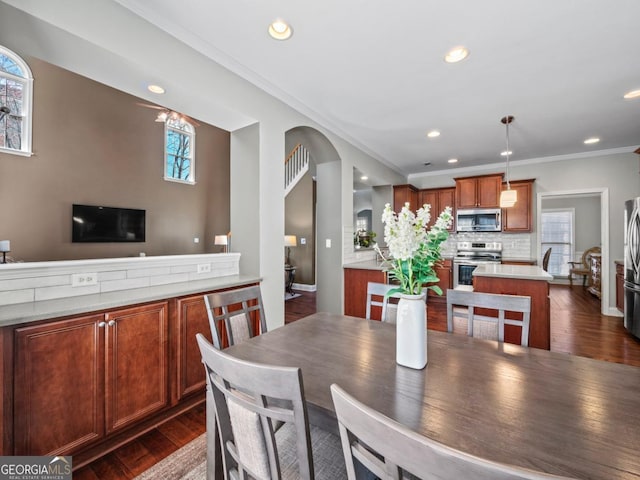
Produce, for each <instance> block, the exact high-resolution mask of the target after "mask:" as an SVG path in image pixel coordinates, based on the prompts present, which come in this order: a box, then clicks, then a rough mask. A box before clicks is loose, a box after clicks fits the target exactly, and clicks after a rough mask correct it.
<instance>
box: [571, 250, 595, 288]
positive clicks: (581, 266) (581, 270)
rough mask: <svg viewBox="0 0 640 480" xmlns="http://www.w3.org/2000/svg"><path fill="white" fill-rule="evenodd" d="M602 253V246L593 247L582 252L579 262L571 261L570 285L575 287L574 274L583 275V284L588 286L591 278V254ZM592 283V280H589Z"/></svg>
mask: <svg viewBox="0 0 640 480" xmlns="http://www.w3.org/2000/svg"><path fill="white" fill-rule="evenodd" d="M594 253H600V247H591V248H588V249H587V250H585V251H584V252H583V253H582V257H581V258H580V261H579V262H569V264H570V265H571V268H570V269H569V286H570V287H573V276H574V275H582V286H583V287H584V286H586V283H587V278H589V279H590V278H591V255H593V254H594ZM589 283H591V281H589Z"/></svg>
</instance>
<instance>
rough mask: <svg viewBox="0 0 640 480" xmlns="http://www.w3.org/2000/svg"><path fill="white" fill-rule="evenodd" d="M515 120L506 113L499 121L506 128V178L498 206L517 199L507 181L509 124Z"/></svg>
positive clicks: (509, 203)
mask: <svg viewBox="0 0 640 480" xmlns="http://www.w3.org/2000/svg"><path fill="white" fill-rule="evenodd" d="M514 120H515V117H514V116H513V115H507V116H506V117H502V118H501V119H500V122H502V123H504V124H505V126H506V128H507V151H506V155H507V165H506V169H505V170H506V171H505V176H506V178H507V189H506V190H503V191H502V192H500V208H509V207H513V206H514V205H515V204H516V202H517V201H518V192H517V191H515V190H511V184H510V183H509V180H510V178H509V156H510V155H511V150H510V149H509V124H510V123H511V122H513V121H514Z"/></svg>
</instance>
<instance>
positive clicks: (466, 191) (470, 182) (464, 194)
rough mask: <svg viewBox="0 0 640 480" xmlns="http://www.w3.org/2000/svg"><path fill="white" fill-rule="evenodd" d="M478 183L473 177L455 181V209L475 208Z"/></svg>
mask: <svg viewBox="0 0 640 480" xmlns="http://www.w3.org/2000/svg"><path fill="white" fill-rule="evenodd" d="M477 186H478V182H477V181H476V178H475V177H470V178H459V179H456V208H475V207H477V206H478V205H477V200H476V198H477V195H476V190H477Z"/></svg>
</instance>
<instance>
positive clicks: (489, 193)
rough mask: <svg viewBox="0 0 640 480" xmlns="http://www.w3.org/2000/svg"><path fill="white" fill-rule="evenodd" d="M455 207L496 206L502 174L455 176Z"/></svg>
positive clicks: (498, 199)
mask: <svg viewBox="0 0 640 480" xmlns="http://www.w3.org/2000/svg"><path fill="white" fill-rule="evenodd" d="M454 180H455V181H456V208H458V209H460V208H498V207H500V191H501V190H502V174H491V175H481V176H477V177H464V178H455V179H454Z"/></svg>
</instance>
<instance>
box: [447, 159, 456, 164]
mask: <svg viewBox="0 0 640 480" xmlns="http://www.w3.org/2000/svg"><path fill="white" fill-rule="evenodd" d="M447 162H448V163H458V159H457V158H450V159H449V160H447Z"/></svg>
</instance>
